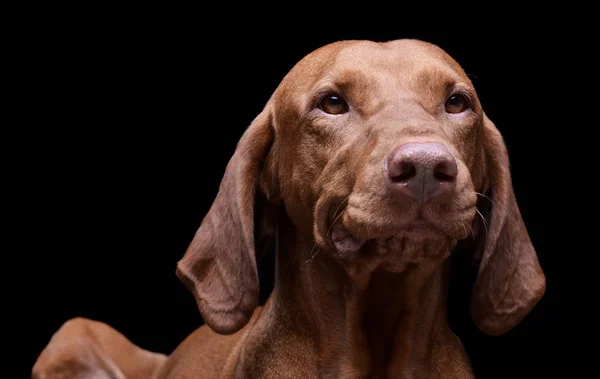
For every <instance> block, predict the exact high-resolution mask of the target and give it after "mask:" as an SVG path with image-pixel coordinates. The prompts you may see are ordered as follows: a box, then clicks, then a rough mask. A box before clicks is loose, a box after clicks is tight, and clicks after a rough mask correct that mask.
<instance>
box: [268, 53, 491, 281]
mask: <svg viewBox="0 0 600 379" xmlns="http://www.w3.org/2000/svg"><path fill="white" fill-rule="evenodd" d="M374 67H376V68H377V69H376V70H373V68H374ZM273 101H274V102H275V103H277V104H279V106H277V107H276V109H275V111H274V118H275V119H274V122H273V124H274V126H275V131H276V136H277V139H276V141H275V144H274V148H275V149H277V152H278V154H279V159H278V162H277V163H278V165H277V167H275V171H276V172H277V173H278V178H279V185H280V187H281V197H282V200H283V202H284V204H285V205H286V210H287V212H288V213H289V214H290V216H291V218H292V220H293V221H294V222H295V223H296V225H297V226H298V227H300V228H303V229H304V232H305V233H314V235H315V240H316V241H318V243H319V245H320V246H319V248H320V249H321V250H323V251H325V252H329V253H331V254H333V255H334V256H336V257H338V258H339V259H340V260H341V261H342V262H344V264H347V265H352V263H354V262H355V261H360V262H361V266H365V265H366V266H367V267H368V268H369V269H370V270H372V269H374V268H375V266H376V267H377V268H379V269H386V270H391V271H401V270H403V269H404V268H405V267H406V264H407V263H419V262H421V261H422V260H423V259H425V258H426V255H427V254H428V253H431V254H438V255H439V254H440V252H443V253H442V254H445V253H448V246H449V245H450V244H451V243H452V242H454V241H456V240H458V239H462V238H465V237H467V235H468V234H469V233H471V232H472V230H473V229H472V226H471V224H472V221H473V218H474V216H475V215H476V202H477V196H476V189H477V190H481V188H480V187H481V184H482V183H481V175H480V173H479V172H477V171H476V167H479V165H477V164H476V162H477V163H480V162H481V157H482V151H481V150H482V141H481V138H480V136H481V130H482V128H483V112H482V110H481V106H480V104H479V101H478V98H477V94H476V92H475V89H474V88H473V86H472V84H471V82H470V80H469V79H468V78H467V76H466V75H465V73H464V72H463V70H462V69H461V68H460V67H459V65H458V64H457V63H456V62H454V60H452V59H451V58H450V57H449V56H448V55H446V54H445V53H444V52H443V51H442V50H441V49H439V48H437V47H434V46H431V45H429V44H425V43H421V44H420V43H415V42H414V41H396V42H393V43H390V44H378V43H373V42H361V43H358V44H350V45H349V46H345V45H344V44H340V45H330V46H327V47H326V48H324V49H321V50H318V51H316V52H314V53H313V54H311V55H309V56H308V57H306V58H305V59H304V60H303V61H301V62H300V63H299V64H298V65H296V67H295V68H294V69H293V70H292V71H291V72H290V73H289V74H288V76H287V77H286V78H285V79H284V81H283V82H282V84H281V86H280V88H279V89H278V91H277V92H276V94H275V97H274V99H273ZM281 158H283V159H281ZM440 247H442V248H440ZM431 258H433V259H439V258H440V257H439V256H435V257H431ZM363 269H365V267H363Z"/></svg>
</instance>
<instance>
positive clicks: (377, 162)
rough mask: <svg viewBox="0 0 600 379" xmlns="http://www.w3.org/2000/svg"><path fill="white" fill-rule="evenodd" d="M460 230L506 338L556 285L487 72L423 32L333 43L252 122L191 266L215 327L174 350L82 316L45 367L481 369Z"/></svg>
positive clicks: (339, 373)
mask: <svg viewBox="0 0 600 379" xmlns="http://www.w3.org/2000/svg"><path fill="white" fill-rule="evenodd" d="M273 240H274V241H275V243H276V250H277V252H276V273H275V284H274V289H273V292H272V293H271V295H270V297H269V299H268V300H267V301H266V303H265V304H264V306H262V307H259V306H258V302H259V301H258V299H259V296H258V292H259V286H258V274H257V260H259V259H260V258H261V257H262V255H263V254H264V253H265V251H266V250H267V248H268V247H269V246H270V245H271V243H272V241H273ZM458 241H470V242H471V243H472V245H473V246H474V248H473V249H474V252H475V253H474V254H475V257H476V259H478V260H479V262H480V263H479V269H478V276H477V280H476V283H475V286H474V289H473V293H472V298H471V314H472V318H473V320H474V322H475V324H476V325H477V326H478V328H479V329H480V330H482V331H483V332H485V333H487V334H489V335H501V334H503V333H506V332H507V331H509V330H510V329H512V328H513V327H515V326H516V325H517V324H518V323H519V322H520V321H521V320H522V319H523V318H524V317H525V316H526V315H527V314H528V313H529V312H530V310H531V309H532V308H533V307H534V306H535V305H536V303H537V302H538V301H539V299H540V298H541V297H542V296H543V294H544V292H545V282H546V280H545V276H544V273H543V270H542V268H541V267H540V264H539V262H538V258H537V255H536V252H535V249H534V247H533V245H532V242H531V239H530V237H529V235H528V232H527V229H526V226H525V224H524V222H523V219H522V217H521V214H520V211H519V207H518V204H517V201H516V199H515V195H514V191H513V187H512V183H511V176H510V167H509V159H508V154H507V149H506V146H505V144H504V141H503V138H502V135H501V133H500V132H499V130H498V129H497V128H496V126H495V125H494V124H493V122H492V121H491V120H490V119H488V117H487V116H486V114H485V113H484V111H483V109H482V105H481V103H480V101H479V99H478V96H477V93H476V91H475V88H474V86H473V84H472V83H471V81H470V80H469V78H468V77H467V75H466V74H465V72H464V71H463V69H462V68H461V67H460V65H459V64H458V63H457V62H456V61H455V60H454V59H453V58H451V57H450V56H449V55H448V54H447V53H445V52H444V51H443V50H442V49H441V48H440V47H437V46H435V45H433V44H430V43H427V42H424V41H419V40H412V39H401V40H395V41H389V42H385V43H378V42H372V41H340V42H336V43H332V44H329V45H326V46H324V47H321V48H319V49H317V50H315V51H314V52H312V53H310V54H308V55H307V56H306V57H304V58H303V59H302V60H301V61H300V62H298V63H297V64H296V65H295V66H294V67H293V68H292V69H291V70H290V72H289V73H288V74H287V75H286V76H285V78H284V79H283V80H282V82H281V83H280V85H279V86H278V87H277V89H276V90H275V92H274V93H273V95H272V96H271V98H270V99H269V100H268V102H267V104H266V105H265V107H264V109H263V110H262V112H260V114H258V116H257V117H256V118H255V119H254V120H253V122H252V123H251V125H250V126H249V127H248V128H247V129H246V131H245V132H244V134H243V136H242V137H241V139H240V141H239V143H238V145H237V147H236V150H235V153H234V154H233V157H232V158H231V160H230V161H229V163H228V165H227V168H226V170H225V174H224V176H223V179H222V181H221V185H220V187H219V191H218V194H217V195H216V198H215V199H214V202H213V204H212V206H211V208H210V210H209V211H208V213H207V215H206V216H205V218H204V219H203V221H202V223H201V225H200V227H199V229H198V231H197V233H196V235H195V236H194V238H193V240H192V241H191V244H190V246H189V248H188V250H187V251H186V253H185V255H184V256H183V258H182V259H181V260H180V261H179V262H178V264H177V270H176V272H177V275H178V277H179V278H180V279H181V281H182V282H183V283H184V284H185V285H186V286H187V288H188V289H189V290H190V291H191V292H192V294H193V295H194V297H195V299H196V301H197V304H198V307H199V310H200V312H201V314H202V317H203V319H204V320H205V322H206V325H204V326H202V327H200V328H199V329H197V330H196V331H195V332H193V333H192V334H191V335H190V336H189V337H188V338H186V339H185V340H184V341H183V342H182V343H181V344H180V345H179V346H178V347H177V348H176V349H175V351H173V352H172V353H171V354H170V355H169V356H165V355H163V354H158V353H152V352H148V351H145V350H142V349H141V348H139V347H137V346H135V345H133V344H132V343H131V342H129V341H128V340H127V339H126V338H125V337H124V336H122V335H121V334H120V333H119V332H117V331H116V330H114V329H112V328H111V327H109V326H108V325H106V324H103V323H101V322H98V321H93V320H88V319H83V318H76V319H72V320H69V321H67V322H66V323H65V324H64V325H63V326H62V327H61V328H60V329H59V330H58V331H57V332H56V333H55V335H54V336H53V337H52V339H51V341H50V342H49V344H48V345H47V346H46V348H45V349H44V350H43V351H42V353H41V354H40V356H39V357H38V360H37V361H36V363H35V365H34V367H33V370H32V378H35V379H54V378H67V377H68V378H155V379H167V378H169V379H170V378H392V377H393V378H472V377H473V372H472V369H471V365H470V361H469V357H468V356H467V354H466V353H465V351H464V349H463V347H462V344H461V342H460V340H459V338H458V337H457V336H456V335H455V334H454V333H453V332H452V331H451V330H450V328H449V326H448V322H447V319H446V309H445V306H446V291H447V285H448V265H449V259H448V256H449V254H450V252H451V251H452V250H453V248H454V247H455V246H456V244H457V243H458Z"/></svg>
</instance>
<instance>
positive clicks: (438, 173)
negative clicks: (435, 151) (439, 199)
mask: <svg viewBox="0 0 600 379" xmlns="http://www.w3.org/2000/svg"><path fill="white" fill-rule="evenodd" d="M457 174H458V169H457V167H456V163H455V162H454V161H453V160H452V161H450V160H448V161H443V162H439V163H438V164H437V165H436V166H435V167H434V169H433V177H434V178H435V179H437V180H439V181H440V182H452V181H454V180H455V179H456V175H457Z"/></svg>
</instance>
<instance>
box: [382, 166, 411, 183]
mask: <svg viewBox="0 0 600 379" xmlns="http://www.w3.org/2000/svg"><path fill="white" fill-rule="evenodd" d="M415 175H417V168H416V167H415V165H414V164H413V163H411V162H396V164H394V165H391V167H388V176H389V177H390V180H391V181H392V182H395V183H402V182H407V181H409V180H410V179H412V178H414V177H415Z"/></svg>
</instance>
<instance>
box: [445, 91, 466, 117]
mask: <svg viewBox="0 0 600 379" xmlns="http://www.w3.org/2000/svg"><path fill="white" fill-rule="evenodd" d="M469 108H471V104H470V102H469V99H468V98H467V96H465V95H463V94H460V93H456V94H454V95H452V96H450V97H449V98H448V100H446V112H448V113H462V112H464V111H466V110H467V109H469Z"/></svg>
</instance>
